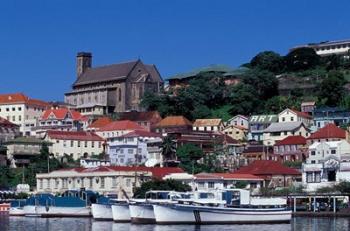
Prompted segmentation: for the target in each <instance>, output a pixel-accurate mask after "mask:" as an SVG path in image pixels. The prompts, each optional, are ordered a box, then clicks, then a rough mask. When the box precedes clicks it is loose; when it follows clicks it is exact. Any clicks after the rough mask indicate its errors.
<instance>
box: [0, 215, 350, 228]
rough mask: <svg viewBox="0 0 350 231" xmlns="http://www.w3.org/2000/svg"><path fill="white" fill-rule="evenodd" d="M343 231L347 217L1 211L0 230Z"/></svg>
mask: <svg viewBox="0 0 350 231" xmlns="http://www.w3.org/2000/svg"><path fill="white" fill-rule="evenodd" d="M67 230H69V231H110V230H111V231H129V230H130V231H182V230H190V231H191V230H193V231H199V230H200V231H228V230H237V231H238V230H244V231H257V230H258V231H279V230H281V231H289V230H293V231H294V230H295V231H299V230H302V231H342V230H350V218H334V217H332V218H314V217H295V218H292V221H291V223H290V224H271V225H267V224H264V225H261V224H259V225H202V226H195V225H134V224H130V223H114V222H112V221H94V220H93V219H92V218H35V217H9V216H7V215H0V231H67Z"/></svg>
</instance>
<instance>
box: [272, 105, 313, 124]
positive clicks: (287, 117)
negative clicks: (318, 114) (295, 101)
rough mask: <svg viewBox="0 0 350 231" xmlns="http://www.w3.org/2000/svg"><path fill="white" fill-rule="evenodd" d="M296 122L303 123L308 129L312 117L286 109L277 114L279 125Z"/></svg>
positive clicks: (311, 122)
mask: <svg viewBox="0 0 350 231" xmlns="http://www.w3.org/2000/svg"><path fill="white" fill-rule="evenodd" d="M296 121H300V122H303V123H304V124H305V125H306V126H307V127H310V126H311V125H312V124H313V120H312V116H311V115H309V114H307V113H305V112H300V111H297V110H293V109H289V108H287V109H285V110H283V111H282V112H281V113H279V114H278V122H279V123H284V122H296Z"/></svg>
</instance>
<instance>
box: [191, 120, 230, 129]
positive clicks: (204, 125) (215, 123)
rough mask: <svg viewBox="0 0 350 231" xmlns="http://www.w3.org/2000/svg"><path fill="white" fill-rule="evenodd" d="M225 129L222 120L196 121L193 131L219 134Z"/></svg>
mask: <svg viewBox="0 0 350 231" xmlns="http://www.w3.org/2000/svg"><path fill="white" fill-rule="evenodd" d="M223 128H224V124H223V122H222V120H221V119H196V120H195V121H194V123H193V124H192V129H193V131H200V132H207V131H208V132H219V131H222V130H223Z"/></svg>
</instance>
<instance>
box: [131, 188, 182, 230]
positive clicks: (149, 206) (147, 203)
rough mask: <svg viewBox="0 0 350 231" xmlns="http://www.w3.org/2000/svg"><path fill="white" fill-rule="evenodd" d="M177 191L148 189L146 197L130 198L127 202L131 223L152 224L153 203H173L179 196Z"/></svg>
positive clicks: (153, 221) (154, 220)
mask: <svg viewBox="0 0 350 231" xmlns="http://www.w3.org/2000/svg"><path fill="white" fill-rule="evenodd" d="M181 194H184V193H179V192H174V191H149V192H147V193H146V199H139V200H137V199H132V200H130V202H129V211H130V219H131V222H132V223H137V224H152V223H155V222H156V219H155V216H154V212H153V204H154V203H157V204H158V203H173V200H174V199H175V198H181Z"/></svg>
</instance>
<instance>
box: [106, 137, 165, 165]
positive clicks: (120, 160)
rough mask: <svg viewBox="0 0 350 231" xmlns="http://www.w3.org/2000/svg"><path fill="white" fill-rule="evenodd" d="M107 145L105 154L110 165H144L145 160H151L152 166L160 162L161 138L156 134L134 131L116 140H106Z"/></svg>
mask: <svg viewBox="0 0 350 231" xmlns="http://www.w3.org/2000/svg"><path fill="white" fill-rule="evenodd" d="M107 144H108V149H107V154H108V156H109V159H110V160H111V164H112V165H119V166H126V165H134V164H144V163H145V162H146V161H147V160H152V161H151V162H153V163H154V164H160V163H161V162H162V159H161V148H160V146H161V144H162V138H161V136H160V135H159V134H156V133H151V132H148V131H144V130H136V131H134V132H130V133H128V134H125V135H122V136H119V137H116V138H108V139H107Z"/></svg>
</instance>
